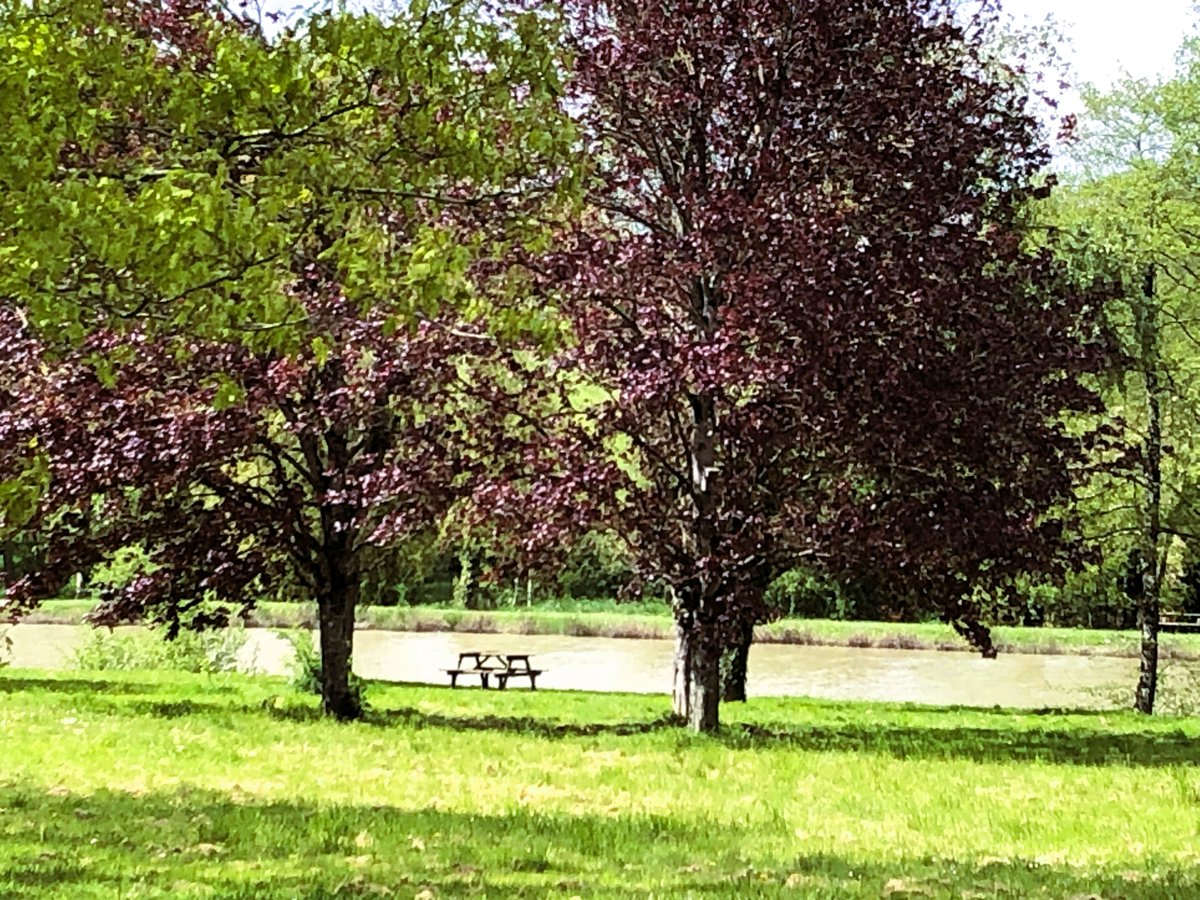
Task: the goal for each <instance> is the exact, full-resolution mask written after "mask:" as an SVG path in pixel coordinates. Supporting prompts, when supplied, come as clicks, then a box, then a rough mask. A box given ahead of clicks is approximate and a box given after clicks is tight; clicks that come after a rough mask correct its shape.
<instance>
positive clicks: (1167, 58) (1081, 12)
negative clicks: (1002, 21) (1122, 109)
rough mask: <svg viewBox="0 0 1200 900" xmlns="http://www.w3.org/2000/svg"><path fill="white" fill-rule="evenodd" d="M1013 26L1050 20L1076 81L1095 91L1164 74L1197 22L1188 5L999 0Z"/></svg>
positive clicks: (1186, 0)
mask: <svg viewBox="0 0 1200 900" xmlns="http://www.w3.org/2000/svg"><path fill="white" fill-rule="evenodd" d="M1002 2H1003V6H1004V9H1005V11H1006V12H1007V13H1008V14H1010V15H1012V16H1013V17H1014V18H1015V19H1016V20H1017V21H1022V20H1026V21H1031V22H1042V21H1044V20H1045V19H1046V17H1047V16H1053V17H1054V19H1055V21H1056V22H1057V23H1058V26H1059V33H1060V34H1061V35H1063V36H1064V37H1065V38H1067V40H1068V41H1069V44H1068V46H1067V47H1066V48H1065V51H1064V56H1065V57H1066V59H1067V60H1068V61H1069V62H1071V64H1072V68H1073V71H1074V75H1075V77H1076V78H1078V79H1079V80H1080V81H1084V82H1092V83H1095V84H1096V85H1097V86H1099V87H1104V86H1106V85H1108V84H1111V83H1112V82H1113V81H1114V80H1116V79H1118V78H1120V77H1121V76H1122V75H1124V74H1129V75H1133V76H1135V77H1139V78H1152V77H1154V76H1156V75H1163V74H1166V73H1167V72H1169V71H1170V69H1171V66H1172V63H1173V61H1174V58H1175V51H1176V50H1178V49H1179V44H1180V42H1181V41H1182V40H1183V38H1184V37H1185V36H1186V35H1189V34H1190V33H1191V32H1192V31H1193V30H1194V24H1193V23H1198V22H1200V13H1197V12H1195V11H1194V10H1193V9H1192V5H1193V0H1002Z"/></svg>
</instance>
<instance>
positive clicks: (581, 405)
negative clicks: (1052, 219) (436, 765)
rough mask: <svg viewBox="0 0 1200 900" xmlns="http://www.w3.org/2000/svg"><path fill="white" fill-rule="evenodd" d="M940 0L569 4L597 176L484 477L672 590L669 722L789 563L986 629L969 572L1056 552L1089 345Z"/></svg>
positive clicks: (970, 37) (982, 33)
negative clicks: (499, 451)
mask: <svg viewBox="0 0 1200 900" xmlns="http://www.w3.org/2000/svg"><path fill="white" fill-rule="evenodd" d="M953 7H954V4H952V3H944V2H939V0H908V2H903V3H893V4H878V3H866V2H854V3H846V2H843V0H819V2H816V3H811V4H808V5H806V6H803V7H798V6H797V5H796V4H793V3H786V2H782V0H779V2H776V0H761V2H759V0H755V2H746V0H704V2H679V3H666V4H652V5H649V6H646V5H644V4H638V3H627V2H622V0H616V2H603V0H579V2H573V3H569V4H568V8H569V10H570V13H571V14H572V16H573V19H572V23H573V29H572V32H571V41H572V44H571V46H572V49H573V51H574V53H575V56H576V72H575V79H574V82H573V90H574V94H573V103H574V104H575V105H576V106H577V108H578V110H579V113H578V118H579V121H580V125H579V128H580V131H581V133H582V134H583V136H584V140H585V141H586V143H587V145H588V146H589V147H590V148H592V150H593V151H594V155H595V160H596V162H595V165H596V168H597V172H596V176H595V179H594V180H593V181H592V182H591V184H590V193H589V195H588V204H589V205H588V211H587V214H586V215H585V217H584V219H583V221H582V222H581V223H580V225H579V226H578V227H577V228H574V229H571V230H568V231H566V232H565V233H564V234H562V235H561V236H560V239H559V241H558V243H557V245H556V247H555V248H554V250H555V252H553V253H551V254H549V255H548V256H543V257H540V258H538V259H535V260H532V261H531V263H530V265H531V267H532V268H533V269H534V271H535V272H536V273H537V275H538V277H537V280H536V287H537V288H538V289H539V290H541V291H542V292H544V294H545V296H546V297H547V298H549V299H550V301H551V302H553V303H554V305H555V307H556V308H557V309H558V310H559V311H560V313H561V315H562V316H563V318H564V319H566V320H568V321H569V322H570V324H571V326H572V330H573V334H574V337H575V342H574V344H573V345H572V346H571V347H570V348H569V349H567V350H565V351H564V352H562V353H560V354H557V355H555V356H554V358H553V360H552V361H551V362H550V363H549V364H548V365H547V366H546V368H545V371H539V372H537V373H536V375H535V376H532V377H531V379H530V381H531V387H530V389H529V392H527V395H526V399H527V402H529V403H530V405H531V407H532V408H533V409H534V410H537V411H544V410H546V409H551V410H553V411H554V414H553V416H552V417H551V418H550V425H549V426H548V427H546V428H542V429H534V428H531V434H530V441H531V446H530V448H529V449H528V451H527V453H526V455H525V457H524V458H522V460H521V467H520V470H519V471H518V472H517V473H506V476H505V477H503V478H500V479H497V481H496V484H495V485H494V486H493V487H492V488H491V489H489V490H488V491H486V492H483V495H482V501H483V506H484V507H485V509H486V510H487V511H488V513H489V514H491V515H493V516H500V517H501V518H503V517H508V518H510V519H512V520H516V521H517V522H523V523H524V527H521V526H520V525H518V524H515V523H514V524H511V525H510V526H509V532H510V533H512V534H515V535H517V539H518V541H519V542H520V544H521V546H522V549H523V550H524V551H525V552H526V553H527V554H529V555H531V556H535V555H537V554H538V553H544V552H547V550H548V549H549V552H557V550H558V547H559V546H560V545H561V542H562V541H563V540H569V539H570V538H571V537H572V536H578V535H580V534H583V533H586V532H587V531H589V530H591V529H593V528H595V527H597V526H599V527H603V528H605V529H607V530H609V531H610V532H611V533H613V534H616V535H620V537H621V538H622V540H624V541H625V543H626V545H627V548H628V551H629V554H630V556H631V558H632V560H633V561H634V567H635V569H636V570H637V572H638V573H639V575H641V576H642V577H644V578H655V579H660V580H661V581H662V582H663V583H665V584H666V585H667V586H668V587H669V589H670V591H671V593H672V596H673V597H674V602H675V606H676V610H677V614H678V621H679V625H680V635H681V639H682V640H683V641H684V644H685V646H683V648H682V650H681V653H682V654H683V655H682V656H681V659H687V660H689V661H688V662H687V663H686V664H682V663H681V665H680V667H679V671H680V672H681V675H682V676H683V677H682V679H681V683H680V686H681V693H680V695H679V696H680V698H681V699H680V704H679V705H680V712H685V711H691V712H692V713H694V714H695V715H698V716H699V717H700V718H699V719H694V720H693V721H694V724H698V723H700V722H701V721H702V722H703V727H712V726H713V725H715V721H716V711H715V707H712V708H706V709H705V710H704V711H702V712H696V708H697V707H696V704H693V703H691V702H690V701H689V700H688V699H687V697H686V696H684V694H686V693H687V692H688V691H690V690H691V688H692V687H696V688H697V689H698V690H700V691H701V692H702V693H703V694H704V695H705V696H708V695H709V694H710V693H711V692H710V691H708V690H707V688H704V687H703V686H702V685H703V684H705V683H712V682H713V681H714V680H715V675H714V674H713V673H714V672H715V665H716V657H717V655H718V654H717V652H716V651H718V650H719V649H720V648H721V647H722V646H723V645H724V644H725V643H727V642H729V641H731V640H740V639H741V635H743V634H744V633H745V632H746V625H747V622H751V623H752V622H756V621H764V620H767V619H769V618H771V617H773V616H776V615H778V614H779V610H778V609H776V608H772V607H771V606H770V605H769V604H768V603H767V602H765V597H766V595H765V591H766V588H767V587H768V585H769V584H770V583H771V582H772V581H773V580H774V579H775V578H776V577H777V576H779V575H780V574H781V573H782V572H784V571H786V570H787V569H789V568H793V567H794V566H796V565H798V564H804V565H808V566H811V567H814V568H819V569H822V570H824V571H826V572H828V573H831V574H832V575H834V576H835V577H839V578H841V577H846V576H847V575H850V576H855V575H857V574H858V573H862V572H870V573H872V577H875V578H878V579H880V580H881V581H882V582H883V583H887V584H891V585H894V586H895V587H896V588H897V590H898V593H902V594H904V595H906V596H911V595H918V594H920V595H923V596H925V597H926V598H928V602H930V603H933V604H936V606H937V608H938V610H939V611H940V613H941V614H942V615H943V616H944V617H945V618H946V619H947V620H948V621H951V622H954V623H955V624H956V626H957V627H958V628H960V629H961V630H962V631H963V632H964V633H965V634H966V635H968V636H969V637H970V638H971V640H972V641H973V642H974V643H976V644H977V645H979V646H980V647H981V648H982V649H983V650H984V651H985V652H990V651H991V645H990V642H989V638H988V633H987V630H986V628H984V627H983V626H982V625H981V623H980V622H979V610H978V608H977V607H976V606H974V605H973V604H972V602H971V591H972V588H973V587H974V586H975V585H977V584H980V583H984V582H1002V581H1003V580H1004V579H1006V578H1010V577H1012V576H1013V575H1014V574H1015V573H1017V572H1022V571H1028V570H1047V569H1049V570H1054V569H1056V568H1059V567H1060V566H1061V564H1062V561H1063V558H1064V557H1066V556H1070V555H1071V552H1072V549H1073V548H1071V547H1070V546H1069V545H1068V544H1067V542H1066V541H1064V540H1063V532H1062V521H1061V518H1062V516H1064V515H1069V511H1067V512H1060V513H1059V514H1055V512H1054V511H1055V510H1056V508H1057V509H1060V510H1061V508H1062V506H1063V504H1064V503H1065V502H1066V501H1067V500H1069V499H1070V498H1071V496H1072V470H1073V468H1074V467H1076V466H1079V465H1083V464H1085V463H1086V462H1088V457H1087V456H1086V449H1087V447H1088V446H1089V444H1090V443H1091V440H1092V439H1093V438H1095V437H1096V435H1095V434H1094V433H1092V432H1090V431H1087V430H1086V429H1085V430H1084V431H1085V433H1083V434H1082V435H1081V434H1080V433H1078V432H1076V433H1068V431H1067V429H1066V428H1065V427H1064V426H1063V424H1062V418H1061V417H1062V415H1063V414H1064V413H1067V412H1071V411H1074V412H1077V413H1081V412H1094V411H1096V410H1098V406H1099V404H1098V397H1097V395H1096V394H1095V392H1094V391H1093V390H1092V389H1091V388H1090V387H1089V386H1087V385H1086V384H1085V383H1084V377H1085V376H1087V375H1090V374H1094V373H1095V372H1097V371H1098V370H1100V369H1101V368H1103V366H1104V365H1105V364H1106V358H1107V355H1108V351H1109V349H1110V348H1109V347H1108V346H1107V344H1106V342H1105V340H1104V339H1103V337H1102V336H1101V335H1100V334H1099V329H1098V325H1099V323H1098V321H1097V305H1096V301H1097V297H1096V296H1094V295H1092V293H1091V292H1090V291H1087V290H1079V289H1076V288H1074V287H1073V286H1072V285H1071V284H1070V283H1069V282H1068V280H1067V278H1066V271H1065V268H1064V267H1063V266H1062V265H1061V264H1059V263H1057V262H1056V261H1055V260H1054V259H1053V257H1052V254H1051V253H1049V252H1048V251H1046V250H1044V249H1043V250H1037V249H1032V248H1029V247H1028V246H1026V245H1025V242H1024V241H1023V237H1024V229H1025V225H1026V216H1027V207H1028V205H1029V203H1030V202H1032V201H1033V200H1035V199H1036V198H1038V197H1040V196H1042V195H1043V194H1044V193H1045V192H1046V187H1045V184H1044V182H1043V180H1042V178H1041V174H1040V173H1041V170H1042V168H1043V167H1044V166H1045V164H1046V163H1047V162H1048V158H1049V156H1048V151H1047V149H1046V146H1045V143H1044V140H1043V137H1042V135H1041V134H1040V131H1039V128H1038V126H1037V124H1036V122H1035V121H1034V119H1033V118H1032V117H1031V116H1030V115H1029V114H1028V112H1027V110H1026V106H1027V97H1026V94H1025V93H1024V91H1023V90H1022V88H1021V87H1020V79H1018V78H1015V77H1012V76H1011V74H1010V73H1006V72H1004V71H1002V70H1000V69H999V68H998V67H997V66H996V64H995V63H994V61H993V60H992V59H990V58H989V57H988V54H987V52H986V46H987V40H988V37H987V34H988V27H989V23H990V21H991V20H990V17H989V16H987V15H986V14H984V15H983V17H982V19H977V20H972V19H969V18H968V19H967V20H965V21H964V20H963V19H959V18H956V17H955V13H954V12H953ZM551 373H552V374H551ZM564 389H565V394H566V396H565V397H563V396H561V395H562V394H563V393H564ZM555 391H557V392H558V394H559V397H558V399H557V401H556V400H555V399H554V397H552V396H546V395H547V394H553V393H554V392H555ZM530 415H531V416H536V415H537V412H533V413H531V414H530ZM545 418H546V417H545V415H544V412H543V414H542V419H545ZM547 431H548V432H549V434H548V435H547V434H546V433H545V432H547ZM696 654H699V655H698V656H697V655H696ZM693 673H694V677H693ZM685 687H686V690H683V688H685ZM708 702H709V701H705V703H708Z"/></svg>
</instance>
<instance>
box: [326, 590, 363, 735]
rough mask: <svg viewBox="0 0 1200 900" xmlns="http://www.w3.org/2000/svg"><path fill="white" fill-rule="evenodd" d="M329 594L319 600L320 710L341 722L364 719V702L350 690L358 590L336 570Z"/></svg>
mask: <svg viewBox="0 0 1200 900" xmlns="http://www.w3.org/2000/svg"><path fill="white" fill-rule="evenodd" d="M333 575H334V577H333V578H331V579H330V590H328V591H326V592H322V594H321V596H319V597H318V598H317V619H318V622H319V624H320V629H321V634H320V643H321V707H322V709H323V710H324V711H325V714H326V715H329V716H333V717H334V718H335V719H338V720H339V721H342V722H347V721H350V720H353V719H357V718H359V717H361V716H362V700H361V698H360V697H359V696H358V693H357V692H356V691H354V690H353V689H352V688H351V686H350V675H351V663H352V659H353V655H354V614H355V608H356V607H357V606H358V590H359V586H358V583H357V581H356V580H355V579H352V578H349V577H346V574H345V573H344V571H341V570H340V569H335V570H334V573H333Z"/></svg>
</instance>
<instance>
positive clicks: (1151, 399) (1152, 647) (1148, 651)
mask: <svg viewBox="0 0 1200 900" xmlns="http://www.w3.org/2000/svg"><path fill="white" fill-rule="evenodd" d="M1155 274H1156V273H1155V267H1154V266H1153V265H1150V266H1149V267H1147V269H1146V276H1145V281H1144V283H1143V289H1142V295H1143V302H1142V304H1141V306H1140V308H1139V309H1138V316H1137V328H1138V332H1139V334H1138V337H1139V339H1140V343H1141V351H1142V359H1141V363H1142V376H1143V379H1144V381H1145V387H1146V412H1147V416H1146V418H1147V423H1146V424H1147V428H1146V443H1145V448H1144V450H1145V453H1144V465H1145V469H1144V474H1145V483H1144V490H1145V495H1144V502H1145V507H1144V509H1145V517H1144V520H1143V531H1142V541H1141V548H1140V550H1141V568H1142V571H1141V576H1142V583H1141V590H1140V592H1139V603H1138V630H1139V631H1140V632H1141V639H1142V640H1141V651H1140V653H1139V654H1138V683H1137V691H1136V693H1135V695H1134V702H1133V706H1134V709H1136V710H1137V711H1138V712H1142V713H1146V714H1150V713H1152V712H1154V695H1155V694H1156V693H1157V691H1158V620H1159V607H1160V600H1161V593H1162V584H1161V577H1160V567H1159V564H1158V556H1159V540H1160V537H1161V531H1162V398H1161V392H1162V384H1161V378H1160V375H1159V369H1160V359H1159V350H1160V348H1159V334H1158V331H1159V321H1158V306H1157V302H1158V301H1157V292H1156V286H1155Z"/></svg>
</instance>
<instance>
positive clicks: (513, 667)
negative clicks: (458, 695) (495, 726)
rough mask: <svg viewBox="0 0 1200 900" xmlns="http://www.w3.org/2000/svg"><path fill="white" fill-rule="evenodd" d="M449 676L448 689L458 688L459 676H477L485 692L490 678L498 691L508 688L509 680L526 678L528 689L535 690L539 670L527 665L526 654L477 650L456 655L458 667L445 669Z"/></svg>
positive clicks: (540, 672) (527, 656)
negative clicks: (494, 681)
mask: <svg viewBox="0 0 1200 900" xmlns="http://www.w3.org/2000/svg"><path fill="white" fill-rule="evenodd" d="M446 674H448V675H449V676H450V687H458V676H459V675H478V676H479V683H480V686H481V687H483V688H484V689H485V690H486V689H487V687H488V685H489V684H490V682H491V679H492V678H495V679H496V686H497V687H498V688H499V689H500V690H504V689H505V688H506V687H508V680H509V679H510V678H528V679H529V689H530V690H533V691H536V690H537V677H538V676H539V675H541V674H542V670H541V669H535V668H533V667H532V666H531V665H530V664H529V654H528V653H490V652H489V653H484V652H482V651H479V650H469V651H466V652H464V653H460V654H458V665H457V666H455V667H454V668H453V669H446Z"/></svg>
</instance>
